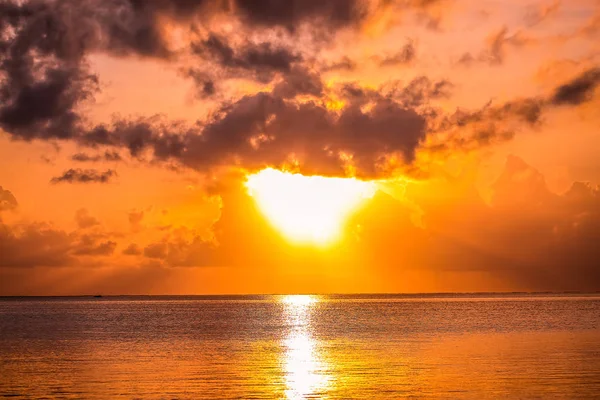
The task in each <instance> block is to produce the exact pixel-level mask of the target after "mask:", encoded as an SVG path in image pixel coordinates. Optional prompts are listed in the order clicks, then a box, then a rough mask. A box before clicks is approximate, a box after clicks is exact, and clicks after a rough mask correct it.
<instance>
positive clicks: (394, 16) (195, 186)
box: [0, 0, 600, 295]
mask: <svg viewBox="0 0 600 400" xmlns="http://www.w3.org/2000/svg"><path fill="white" fill-rule="evenodd" d="M20 3H22V2H16V1H9V2H5V3H3V4H2V5H1V6H0V30H1V31H2V35H0V98H1V99H2V101H1V102H0V187H1V189H0V295H46V294H48V295H62V294H91V293H103V294H138V293H148V294H204V293H206V294H209V293H210V294H213V293H297V292H299V293H316V292H442V291H535V290H581V291H589V290H593V291H595V290H600V269H599V268H598V266H597V265H598V262H597V259H598V257H600V250H599V247H598V246H597V243H598V241H599V240H600V191H599V189H598V186H597V185H598V184H599V183H600V157H598V156H599V153H598V149H600V132H599V127H600V116H599V115H598V113H597V110H598V106H599V105H600V90H597V86H598V85H599V84H600V47H599V46H598V43H600V41H599V39H600V7H599V6H598V2H597V1H595V0H571V1H558V0H543V1H528V2H522V1H513V0H511V1H493V0H486V1H472V0H433V1H422V0H393V1H383V0H380V1H376V0H372V1H363V0H350V1H334V0H319V1H316V0H315V1H312V0H306V1H289V0H288V1H283V0H282V1H250V0H221V1H217V0H204V1H200V0H198V1H182V0H159V1H155V2H147V3H144V2H134V1H131V0H118V1H114V2H111V3H110V4H109V3H108V2H103V1H96V0H86V1H74V0H56V1H49V0H48V1H26V2H23V3H24V4H20ZM267 168H272V169H273V171H275V172H274V174H275V175H272V176H271V177H270V178H269V179H270V180H267V181H265V182H263V183H261V185H260V188H258V189H256V188H255V190H254V191H253V190H252V187H253V186H252V185H251V184H249V183H248V179H249V177H250V176H252V175H253V174H256V173H258V172H260V171H263V170H265V169H267ZM276 171H286V172H289V174H281V175H278V172H276ZM292 173H296V174H302V175H303V176H306V177H308V176H321V177H323V178H315V179H313V180H309V179H308V178H303V177H302V176H301V175H293V174H292ZM267 175H268V173H267ZM258 176H260V175H258ZM341 178H343V180H340V179H341ZM327 179H333V180H327ZM336 182H337V183H336ZM344 182H345V183H344Z"/></svg>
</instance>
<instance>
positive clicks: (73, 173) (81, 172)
mask: <svg viewBox="0 0 600 400" xmlns="http://www.w3.org/2000/svg"><path fill="white" fill-rule="evenodd" d="M115 176H117V173H116V172H115V171H114V170H112V169H107V170H106V171H103V172H102V171H98V170H95V169H81V168H75V169H73V168H71V169H68V170H66V171H65V172H63V174H62V175H60V176H56V177H54V178H52V180H51V181H50V182H51V183H54V184H57V183H108V182H109V181H110V180H111V179H112V178H113V177H115Z"/></svg>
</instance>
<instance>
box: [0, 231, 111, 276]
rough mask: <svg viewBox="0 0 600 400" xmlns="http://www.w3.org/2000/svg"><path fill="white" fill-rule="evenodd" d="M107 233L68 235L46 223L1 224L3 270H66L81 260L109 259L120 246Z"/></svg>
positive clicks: (75, 232) (0, 262) (76, 233)
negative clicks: (63, 268)
mask: <svg viewBox="0 0 600 400" xmlns="http://www.w3.org/2000/svg"><path fill="white" fill-rule="evenodd" d="M108 237H109V235H107V234H103V233H95V234H90V233H83V234H82V233H81V232H79V231H73V232H66V231H63V230H60V229H57V228H55V227H53V226H52V225H50V224H46V223H39V222H34V223H18V224H14V225H6V224H4V223H2V222H0V254H2V257H0V267H9V268H31V267H65V266H74V265H76V264H77V263H79V262H80V260H79V259H78V256H109V255H111V254H112V253H113V251H114V249H115V247H116V243H115V242H113V241H111V240H109V238H108Z"/></svg>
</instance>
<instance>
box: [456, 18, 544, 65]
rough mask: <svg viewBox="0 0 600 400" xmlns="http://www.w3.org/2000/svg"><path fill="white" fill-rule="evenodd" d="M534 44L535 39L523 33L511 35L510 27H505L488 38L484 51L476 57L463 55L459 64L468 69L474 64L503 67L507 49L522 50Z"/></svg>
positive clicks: (467, 53)
mask: <svg viewBox="0 0 600 400" xmlns="http://www.w3.org/2000/svg"><path fill="white" fill-rule="evenodd" d="M534 42H535V40H534V39H532V38H530V37H527V36H526V35H525V34H524V33H523V32H522V31H517V32H515V33H513V34H510V35H509V32H508V27H506V26H504V27H502V28H501V29H500V30H499V31H497V32H495V33H493V34H491V35H490V36H489V37H488V38H487V43H486V47H485V49H484V50H482V51H481V52H479V53H478V54H476V55H473V54H472V53H471V52H466V53H463V54H462V56H461V57H460V58H459V60H458V62H457V63H458V64H459V65H463V66H466V67H468V66H471V65H473V64H474V63H485V64H489V65H492V66H497V65H501V64H503V63H504V61H505V59H506V55H507V47H509V46H510V47H512V48H522V47H524V46H527V45H529V44H532V43H534Z"/></svg>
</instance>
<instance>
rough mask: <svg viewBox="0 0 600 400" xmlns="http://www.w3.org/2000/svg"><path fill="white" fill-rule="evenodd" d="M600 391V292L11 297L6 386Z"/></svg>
mask: <svg viewBox="0 0 600 400" xmlns="http://www.w3.org/2000/svg"><path fill="white" fill-rule="evenodd" d="M2 397H11V398H67V399H71V398H73V399H115V398H124V399H133V398H137V399H154V398H156V399H220V398H228V399H296V398H297V399H303V398H329V399H338V398H342V399H377V398H389V399H398V398H418V399H420V398H432V399H433V398H445V399H455V398H457V399H459V398H471V399H487V398H490V399H495V398H510V399H517V398H522V399H528V398H538V399H550V398H557V399H575V398H590V399H591V398H599V397H600V296H598V295H595V296H594V295H589V296H584V295H560V296H558V295H476V296H474V295H459V296H394V295H379V296H373V295H372V296H241V297H231V296H230V297H103V298H92V297H88V298H83V297H82V298H4V299H0V398H2Z"/></svg>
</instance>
